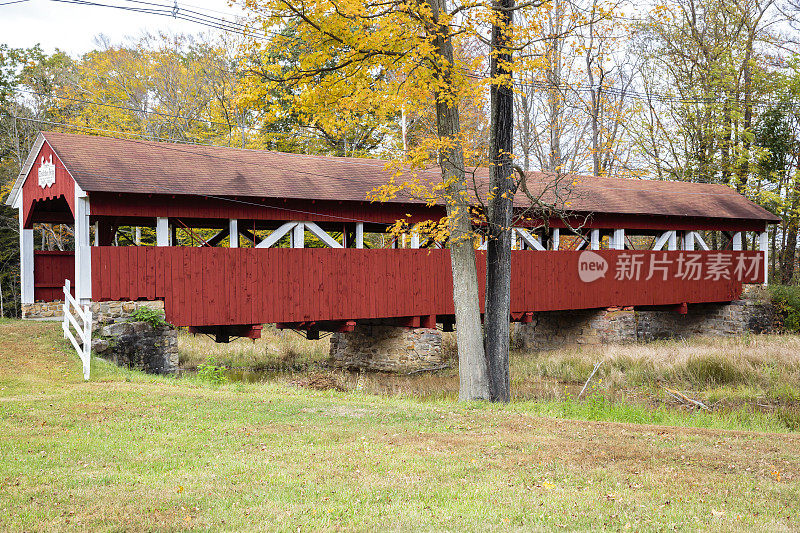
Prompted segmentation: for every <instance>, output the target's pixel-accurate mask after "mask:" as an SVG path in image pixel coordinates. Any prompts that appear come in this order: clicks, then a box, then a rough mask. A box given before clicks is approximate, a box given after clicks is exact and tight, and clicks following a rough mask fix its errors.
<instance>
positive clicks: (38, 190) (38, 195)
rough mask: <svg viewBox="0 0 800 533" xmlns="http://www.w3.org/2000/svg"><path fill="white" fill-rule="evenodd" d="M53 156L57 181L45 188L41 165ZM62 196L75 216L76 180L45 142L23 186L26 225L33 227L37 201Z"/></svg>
mask: <svg viewBox="0 0 800 533" xmlns="http://www.w3.org/2000/svg"><path fill="white" fill-rule="evenodd" d="M51 157H52V158H53V164H54V165H55V166H56V181H55V183H54V184H53V185H51V186H50V187H46V188H44V189H43V188H42V187H40V186H39V167H40V166H41V164H42V158H44V159H45V160H46V161H48V162H49V161H50V158H51ZM62 196H63V197H64V199H65V200H66V201H67V204H68V205H69V207H70V210H71V211H72V214H73V216H74V214H75V181H74V180H73V179H72V176H70V174H69V171H67V169H66V167H65V166H64V164H63V163H62V162H61V160H60V159H59V158H58V156H57V155H56V153H55V152H54V151H53V149H52V148H50V145H49V144H47V143H44V144H43V145H42V149H41V150H39V154H38V155H37V156H36V161H35V162H34V164H33V166H32V167H31V171H30V172H29V173H28V177H27V178H26V179H25V184H24V185H23V186H22V198H23V200H24V203H23V209H24V213H23V220H24V221H25V227H26V228H31V227H32V225H31V224H32V221H31V211H32V210H33V205H34V202H35V201H39V200H56V199H58V198H59V197H62ZM62 281H63V280H62Z"/></svg>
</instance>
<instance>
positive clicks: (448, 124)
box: [429, 0, 489, 401]
mask: <svg viewBox="0 0 800 533" xmlns="http://www.w3.org/2000/svg"><path fill="white" fill-rule="evenodd" d="M429 2H430V5H431V8H432V11H433V15H434V20H437V21H438V14H439V13H442V12H444V0H429ZM435 46H436V48H437V51H438V54H439V55H440V57H441V58H442V59H443V60H444V61H443V62H444V63H445V64H446V65H448V66H445V67H443V68H442V67H440V71H439V77H440V80H441V81H442V82H443V83H442V84H441V87H444V88H445V89H444V91H447V90H448V88H450V87H452V79H451V72H450V70H449V69H450V68H452V65H453V64H454V62H453V43H452V41H451V38H450V29H449V27H448V26H446V25H442V26H440V29H439V33H438V35H437V37H436V39H435ZM436 126H437V130H438V134H439V137H440V138H442V139H451V140H453V141H454V142H452V144H451V145H450V146H448V147H446V148H443V149H441V150H440V152H439V164H440V166H441V169H442V179H443V180H444V182H445V183H446V184H447V196H448V198H447V215H448V217H449V220H450V245H449V246H450V263H451V267H452V271H453V304H454V307H455V312H456V340H457V343H458V377H459V390H458V398H459V400H461V401H469V400H481V399H483V400H485V399H489V380H488V376H487V370H486V356H485V354H484V351H483V339H482V335H481V312H480V300H479V296H480V295H479V287H478V269H477V265H476V263H475V247H474V246H473V239H472V219H471V216H470V211H469V203H468V200H467V198H468V196H467V194H466V192H467V181H466V176H465V173H464V151H463V149H462V148H461V139H460V134H461V124H460V120H459V113H458V101H457V99H456V98H454V97H453V95H452V94H447V93H444V92H442V90H441V89H438V90H437V94H436Z"/></svg>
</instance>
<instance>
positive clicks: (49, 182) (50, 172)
mask: <svg viewBox="0 0 800 533" xmlns="http://www.w3.org/2000/svg"><path fill="white" fill-rule="evenodd" d="M55 182H56V166H55V165H54V164H53V156H52V155H51V156H50V161H45V160H44V156H42V163H41V164H40V165H39V187H41V188H42V189H46V188H48V187H52V186H53V184H54V183H55Z"/></svg>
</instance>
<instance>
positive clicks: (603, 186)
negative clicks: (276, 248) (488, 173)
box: [44, 132, 779, 222]
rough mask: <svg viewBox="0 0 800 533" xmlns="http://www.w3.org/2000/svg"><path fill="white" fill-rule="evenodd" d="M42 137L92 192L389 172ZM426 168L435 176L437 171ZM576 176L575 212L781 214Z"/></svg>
mask: <svg viewBox="0 0 800 533" xmlns="http://www.w3.org/2000/svg"><path fill="white" fill-rule="evenodd" d="M44 137H45V139H46V141H47V142H48V143H49V144H50V145H51V146H52V147H53V149H54V150H55V152H56V153H57V154H58V156H59V158H61V161H62V162H63V163H64V165H65V166H66V167H67V169H69V171H70V173H71V174H72V176H73V178H74V179H75V180H76V181H77V182H78V184H79V185H80V186H81V188H82V189H83V190H85V191H88V192H95V191H96V192H121V193H152V194H190V195H219V196H239V197H247V196H249V197H258V198H300V199H316V200H343V201H363V200H365V199H366V197H367V194H368V193H369V192H370V191H372V190H373V189H375V188H376V187H378V186H379V185H381V184H384V183H386V182H387V180H388V179H389V177H390V175H391V173H390V171H387V170H385V165H386V162H385V161H381V160H376V159H360V158H347V157H327V156H312V155H300V154H287V153H282V152H270V151H265V150H243V149H236V148H224V147H218V146H202V145H186V144H171V143H160V142H151V141H142V140H131V139H116V138H111V137H96V136H88V135H75V134H68V133H55V132H47V133H44ZM426 174H427V175H428V176H430V177H431V179H438V170H430V171H424V172H423V176H425V175H426ZM529 180H530V183H531V189H532V190H533V189H535V188H536V186H537V185H536V184H537V183H538V184H539V185H540V186H541V184H543V183H547V182H549V181H551V178H550V177H548V176H547V175H545V174H542V173H536V172H534V173H530V175H529ZM574 183H575V185H574V187H573V191H572V193H571V194H570V200H571V202H572V205H571V206H570V209H572V210H574V211H577V212H592V213H613V214H649V215H666V216H691V217H713V218H735V219H748V220H764V221H769V222H775V221H778V220H779V219H778V218H777V217H776V216H775V215H773V214H772V213H770V212H769V211H767V210H765V209H763V208H762V207H760V206H758V205H756V204H754V203H753V202H751V201H749V200H748V199H746V198H745V197H743V196H741V195H740V194H738V193H737V192H736V191H734V190H733V189H731V188H730V187H727V186H725V185H710V184H699V183H687V182H676V181H653V180H635V179H622V178H597V177H577V178H575V181H574ZM398 201H400V200H398ZM403 201H406V200H403Z"/></svg>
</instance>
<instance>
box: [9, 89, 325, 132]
mask: <svg viewBox="0 0 800 533" xmlns="http://www.w3.org/2000/svg"><path fill="white" fill-rule="evenodd" d="M17 91H19V92H24V93H28V94H32V95H36V96H41V97H42V98H57V99H59V100H66V101H69V102H74V103H79V104H86V105H94V106H101V107H109V108H113V109H119V110H123V111H131V112H134V113H144V114H147V115H156V116H160V117H165V118H175V119H180V120H185V121H187V122H202V123H203V124H207V125H209V126H224V127H226V128H230V129H233V128H240V126H239V125H238V124H229V123H227V122H216V121H213V120H210V119H204V118H194V117H185V116H182V115H173V114H170V113H164V112H161V111H155V110H146V111H145V110H142V109H138V108H135V107H127V106H123V105H117V104H107V103H104V102H95V101H92V100H85V99H82V98H74V97H70V96H62V95H58V94H44V93H40V92H36V91H32V90H30V89H17ZM298 128H301V129H304V128H307V127H306V126H298ZM258 131H259V132H260V133H274V134H279V135H287V136H290V135H291V136H296V135H299V134H301V133H300V132H295V131H291V132H286V131H274V130H273V131H270V130H262V129H259V130H258ZM302 135H306V136H309V135H311V134H310V133H308V132H303V133H302ZM309 138H312V139H317V137H316V136H313V135H311V136H310V137H309Z"/></svg>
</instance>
